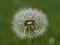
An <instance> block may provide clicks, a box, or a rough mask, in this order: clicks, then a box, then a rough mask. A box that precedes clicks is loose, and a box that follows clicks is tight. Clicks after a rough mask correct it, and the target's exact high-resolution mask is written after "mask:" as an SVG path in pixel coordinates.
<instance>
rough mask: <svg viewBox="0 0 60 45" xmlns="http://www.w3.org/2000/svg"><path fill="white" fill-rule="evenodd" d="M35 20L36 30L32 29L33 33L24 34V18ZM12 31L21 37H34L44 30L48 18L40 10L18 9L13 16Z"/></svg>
mask: <svg viewBox="0 0 60 45" xmlns="http://www.w3.org/2000/svg"><path fill="white" fill-rule="evenodd" d="M30 19H31V20H35V22H36V26H35V27H36V30H34V33H33V35H32V36H31V35H30V34H27V33H26V34H25V33H24V30H25V26H24V22H25V21H26V20H30ZM12 23H13V26H12V27H13V31H14V32H15V33H16V35H17V36H19V37H20V38H21V39H24V38H36V37H38V36H41V35H42V34H43V33H44V32H45V31H46V30H47V26H48V19H47V17H46V14H44V13H43V12H42V11H41V10H40V11H39V10H37V9H32V8H28V9H27V8H24V9H22V10H19V11H18V12H17V13H16V14H15V15H14V17H13V22H12Z"/></svg>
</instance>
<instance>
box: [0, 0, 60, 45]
mask: <svg viewBox="0 0 60 45" xmlns="http://www.w3.org/2000/svg"><path fill="white" fill-rule="evenodd" d="M29 7H31V8H35V9H38V10H43V11H44V12H45V13H46V14H47V17H48V20H49V28H48V30H47V31H46V33H45V34H43V35H42V36H41V37H38V38H37V39H33V40H34V42H33V43H34V45H60V0H0V45H31V41H30V40H29V39H24V40H21V39H20V38H19V37H18V36H16V34H15V33H14V32H13V29H12V19H13V15H14V14H15V13H16V12H17V11H18V10H19V9H22V8H29ZM51 42H52V43H51Z"/></svg>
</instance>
